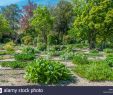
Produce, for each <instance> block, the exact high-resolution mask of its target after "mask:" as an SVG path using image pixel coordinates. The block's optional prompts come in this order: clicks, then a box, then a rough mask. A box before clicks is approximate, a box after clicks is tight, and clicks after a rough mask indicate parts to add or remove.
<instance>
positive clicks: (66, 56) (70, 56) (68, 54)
mask: <svg viewBox="0 0 113 95" xmlns="http://www.w3.org/2000/svg"><path fill="white" fill-rule="evenodd" d="M73 56H74V54H73V52H63V53H62V54H61V55H60V57H61V59H63V60H71V59H73Z"/></svg>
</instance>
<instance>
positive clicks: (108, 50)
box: [103, 48, 113, 53]
mask: <svg viewBox="0 0 113 95" xmlns="http://www.w3.org/2000/svg"><path fill="white" fill-rule="evenodd" d="M103 51H104V52H105V53H113V49H110V48H106V49H104V50H103Z"/></svg>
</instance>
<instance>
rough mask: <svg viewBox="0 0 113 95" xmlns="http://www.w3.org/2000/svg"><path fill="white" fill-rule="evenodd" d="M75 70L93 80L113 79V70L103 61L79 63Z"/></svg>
mask: <svg viewBox="0 0 113 95" xmlns="http://www.w3.org/2000/svg"><path fill="white" fill-rule="evenodd" d="M75 71H76V73H78V74H79V75H80V76H81V77H85V78H87V79H88V80H91V81H101V80H103V81H104V80H113V70H112V69H111V68H110V67H109V66H108V65H107V64H106V63H105V62H103V61H101V62H93V63H91V64H86V65H78V66H77V67H76V69H75Z"/></svg>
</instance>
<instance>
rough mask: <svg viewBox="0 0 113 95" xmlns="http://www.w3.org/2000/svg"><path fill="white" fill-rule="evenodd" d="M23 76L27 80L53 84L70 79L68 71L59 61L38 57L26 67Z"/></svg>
mask: <svg viewBox="0 0 113 95" xmlns="http://www.w3.org/2000/svg"><path fill="white" fill-rule="evenodd" d="M24 77H25V79H26V80H27V81H28V82H33V83H40V84H54V83H58V82H59V81H62V80H68V79H70V71H69V70H68V69H67V68H66V67H65V66H64V65H63V64H61V63H59V62H55V61H49V60H45V59H38V60H36V61H34V62H32V63H31V64H30V65H28V66H27V67H26V72H25V76H24Z"/></svg>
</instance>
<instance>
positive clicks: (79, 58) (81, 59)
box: [73, 54, 89, 64]
mask: <svg viewBox="0 0 113 95" xmlns="http://www.w3.org/2000/svg"><path fill="white" fill-rule="evenodd" d="M73 63H74V64H88V63H89V61H88V58H87V56H85V55H81V54H76V55H75V56H74V57H73Z"/></svg>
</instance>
